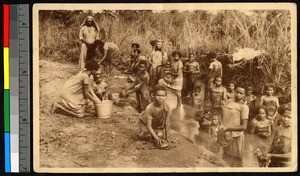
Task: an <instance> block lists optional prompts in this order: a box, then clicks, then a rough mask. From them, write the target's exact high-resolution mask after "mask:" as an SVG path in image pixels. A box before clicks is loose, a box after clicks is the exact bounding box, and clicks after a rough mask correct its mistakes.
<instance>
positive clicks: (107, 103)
mask: <svg viewBox="0 0 300 176" xmlns="http://www.w3.org/2000/svg"><path fill="white" fill-rule="evenodd" d="M112 105H113V102H112V101H111V100H103V101H102V102H101V103H97V104H95V109H96V113H97V117H98V118H101V119H106V118H109V117H110V116H111V109H112Z"/></svg>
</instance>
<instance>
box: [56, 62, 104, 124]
mask: <svg viewBox="0 0 300 176" xmlns="http://www.w3.org/2000/svg"><path fill="white" fill-rule="evenodd" d="M85 68H86V69H84V70H82V71H80V72H79V73H78V74H77V75H75V76H72V77H71V78H69V79H68V80H67V82H66V83H65V85H64V86H63V87H62V92H61V95H60V100H59V101H57V102H55V103H54V104H53V105H52V110H51V114H53V113H54V112H55V111H56V110H57V109H60V110H62V111H64V112H66V113H68V114H71V115H73V116H75V117H78V118H82V117H84V115H85V111H86V110H87V109H90V107H91V106H92V105H91V104H90V103H89V100H92V102H93V103H99V102H101V101H100V100H99V98H98V97H97V96H96V94H95V92H94V91H93V89H92V86H91V80H90V76H91V75H96V73H97V70H98V69H99V65H98V64H97V63H95V62H88V63H87V64H86V65H85Z"/></svg>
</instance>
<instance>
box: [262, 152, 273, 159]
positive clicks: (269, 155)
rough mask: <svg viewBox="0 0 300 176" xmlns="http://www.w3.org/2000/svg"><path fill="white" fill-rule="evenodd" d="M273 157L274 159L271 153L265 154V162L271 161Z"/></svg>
mask: <svg viewBox="0 0 300 176" xmlns="http://www.w3.org/2000/svg"><path fill="white" fill-rule="evenodd" d="M271 157H272V154H271V153H265V154H264V155H263V158H264V159H265V160H270V159H271Z"/></svg>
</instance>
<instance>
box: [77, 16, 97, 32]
mask: <svg viewBox="0 0 300 176" xmlns="http://www.w3.org/2000/svg"><path fill="white" fill-rule="evenodd" d="M88 18H91V19H92V23H93V26H94V27H95V28H96V30H97V31H100V28H99V26H98V24H97V23H96V21H95V19H94V17H92V16H87V17H86V18H85V19H84V20H83V22H82V23H81V25H80V28H82V27H83V26H85V25H86V22H87V19H88Z"/></svg>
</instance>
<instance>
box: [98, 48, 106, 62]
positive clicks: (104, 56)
mask: <svg viewBox="0 0 300 176" xmlns="http://www.w3.org/2000/svg"><path fill="white" fill-rule="evenodd" d="M106 57H107V50H106V49H104V53H103V57H102V59H101V60H100V61H99V65H100V64H101V63H102V62H103V61H104V60H105V59H106Z"/></svg>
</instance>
